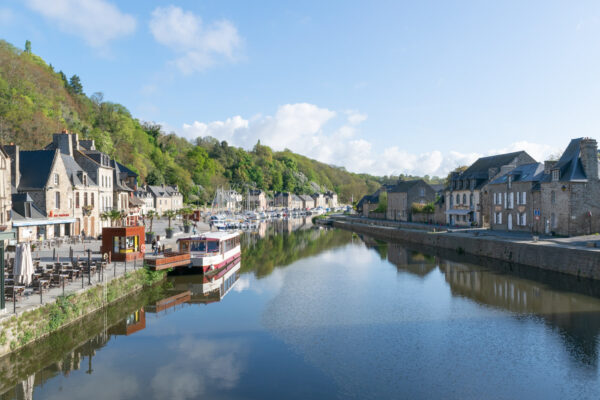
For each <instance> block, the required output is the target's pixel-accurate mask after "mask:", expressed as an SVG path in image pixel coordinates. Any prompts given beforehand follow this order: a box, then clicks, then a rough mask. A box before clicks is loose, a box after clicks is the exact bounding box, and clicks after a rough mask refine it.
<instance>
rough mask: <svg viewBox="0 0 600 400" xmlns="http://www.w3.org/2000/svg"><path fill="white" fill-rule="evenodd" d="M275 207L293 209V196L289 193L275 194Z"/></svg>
mask: <svg viewBox="0 0 600 400" xmlns="http://www.w3.org/2000/svg"><path fill="white" fill-rule="evenodd" d="M273 206H274V207H281V208H292V196H291V194H290V193H289V192H279V193H275V196H273Z"/></svg>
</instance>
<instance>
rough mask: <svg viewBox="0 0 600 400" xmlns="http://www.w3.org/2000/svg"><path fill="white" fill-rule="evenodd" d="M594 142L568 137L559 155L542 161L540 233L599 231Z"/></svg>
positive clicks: (599, 200) (599, 187)
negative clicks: (543, 164) (543, 168)
mask: <svg viewBox="0 0 600 400" xmlns="http://www.w3.org/2000/svg"><path fill="white" fill-rule="evenodd" d="M597 155H598V143H597V142H596V140H594V139H591V138H578V139H572V140H571V142H570V143H569V145H568V146H567V148H566V149H565V151H564V152H563V154H562V155H561V157H560V159H559V160H558V161H556V162H549V161H547V162H546V163H545V172H546V174H545V176H544V179H543V180H542V182H541V185H540V189H541V207H540V209H541V216H540V220H541V222H542V224H543V228H541V229H540V231H542V232H544V233H552V232H553V233H555V234H558V235H565V236H574V235H584V234H589V233H597V232H600V181H599V179H598V169H599V163H598V156H597Z"/></svg>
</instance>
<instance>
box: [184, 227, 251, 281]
mask: <svg viewBox="0 0 600 400" xmlns="http://www.w3.org/2000/svg"><path fill="white" fill-rule="evenodd" d="M177 243H178V244H179V251H180V252H181V253H190V262H191V266H192V267H194V268H202V272H203V273H206V272H208V271H212V270H215V269H219V268H222V267H224V266H226V265H229V264H231V263H233V262H235V261H237V260H239V259H240V257H241V255H242V251H241V246H240V235H239V233H238V232H206V233H202V234H200V235H195V236H189V237H186V238H180V239H177Z"/></svg>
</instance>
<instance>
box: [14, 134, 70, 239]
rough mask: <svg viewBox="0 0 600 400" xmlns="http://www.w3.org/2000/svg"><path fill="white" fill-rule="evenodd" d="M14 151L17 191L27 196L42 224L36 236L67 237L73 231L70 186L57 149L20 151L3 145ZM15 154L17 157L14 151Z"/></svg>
mask: <svg viewBox="0 0 600 400" xmlns="http://www.w3.org/2000/svg"><path fill="white" fill-rule="evenodd" d="M4 149H5V150H6V152H7V153H8V154H13V157H11V159H14V164H13V166H14V168H15V174H14V178H15V180H14V181H13V185H14V186H15V189H16V192H17V193H21V194H27V195H28V199H29V200H28V201H31V203H32V204H35V206H36V208H37V209H38V210H39V211H40V213H41V215H42V216H43V217H45V218H46V221H44V222H45V224H41V225H39V226H38V227H37V230H36V233H35V236H36V238H37V239H51V238H55V237H61V236H69V235H71V234H72V232H73V224H74V222H75V219H74V218H73V188H72V185H71V181H70V179H69V175H68V173H67V169H66V167H65V164H64V161H63V158H62V157H61V153H60V151H59V150H30V151H24V150H19V148H18V146H5V147H4ZM17 153H18V156H16V154H17Z"/></svg>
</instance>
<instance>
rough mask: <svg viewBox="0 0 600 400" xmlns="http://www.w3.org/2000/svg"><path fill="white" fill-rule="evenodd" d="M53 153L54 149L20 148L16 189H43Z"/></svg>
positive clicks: (50, 167)
mask: <svg viewBox="0 0 600 400" xmlns="http://www.w3.org/2000/svg"><path fill="white" fill-rule="evenodd" d="M55 154H56V151H55V150H21V151H20V152H19V172H20V174H21V179H20V181H19V187H18V189H24V188H26V189H43V188H44V187H45V186H46V183H47V182H48V177H49V175H50V171H51V170H52V163H53V162H54V156H55Z"/></svg>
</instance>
